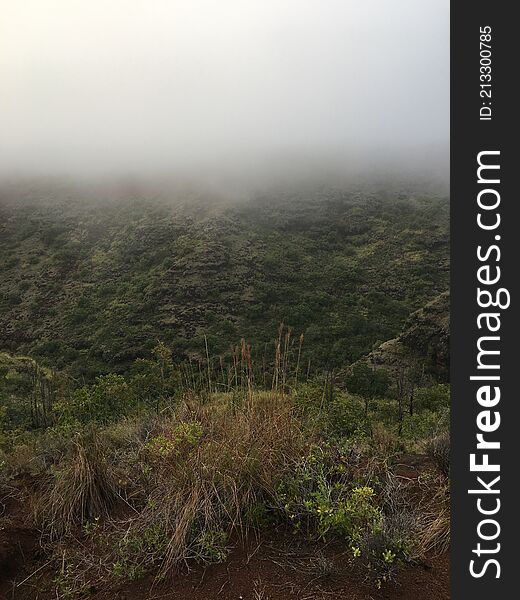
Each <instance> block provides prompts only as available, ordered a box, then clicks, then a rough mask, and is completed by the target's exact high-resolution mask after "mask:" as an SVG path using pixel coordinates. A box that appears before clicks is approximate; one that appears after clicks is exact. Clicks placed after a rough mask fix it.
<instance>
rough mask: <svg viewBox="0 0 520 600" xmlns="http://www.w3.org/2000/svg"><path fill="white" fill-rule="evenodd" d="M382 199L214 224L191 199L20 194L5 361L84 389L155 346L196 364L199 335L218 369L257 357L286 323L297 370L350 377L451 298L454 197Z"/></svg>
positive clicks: (270, 204) (344, 197)
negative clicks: (55, 372) (416, 317)
mask: <svg viewBox="0 0 520 600" xmlns="http://www.w3.org/2000/svg"><path fill="white" fill-rule="evenodd" d="M389 189H390V187H389V188H388V189H381V190H375V191H374V190H369V189H366V190H359V191H358V190H344V189H335V188H329V189H327V188H322V189H305V190H293V191H286V192H280V193H276V194H274V193H273V194H265V195H264V196H262V197H254V198H252V199H251V200H250V201H248V200H244V201H243V202H238V203H236V204H228V205H225V206H218V205H216V206H214V207H212V210H211V211H210V214H208V211H207V207H205V206H204V205H201V206H198V204H197V201H195V200H194V199H193V198H190V200H193V202H186V198H183V197H181V198H172V199H171V204H167V203H163V202H160V201H135V200H134V199H132V200H131V201H130V200H124V199H121V200H118V201H117V202H114V203H99V205H96V206H95V207H93V206H92V203H91V202H82V199H81V198H78V201H74V200H73V199H71V198H73V197H74V195H77V194H78V191H77V190H74V194H73V193H67V191H66V190H65V189H64V190H63V191H62V190H56V189H52V190H47V191H45V190H42V191H41V193H39V197H38V202H36V201H32V200H31V199H30V195H29V194H25V191H24V190H22V191H21V195H24V196H26V197H25V199H23V200H21V201H20V202H16V203H11V204H9V205H8V206H5V207H3V211H4V214H3V217H4V218H3V219H2V222H1V225H0V332H1V331H5V332H9V335H8V337H6V336H4V337H3V338H2V336H1V334H0V347H1V346H7V345H8V346H9V347H10V348H11V349H13V350H16V351H17V352H23V353H26V354H30V355H31V356H34V357H36V358H38V359H40V360H42V361H43V362H44V363H45V364H48V365H52V366H53V367H54V368H56V369H66V370H67V371H68V372H69V373H71V374H72V375H73V376H74V377H76V378H81V377H85V378H86V379H87V381H88V382H91V381H92V380H93V379H94V376H95V375H98V374H106V373H109V372H116V373H121V372H124V371H126V370H127V369H128V368H129V366H130V365H131V364H132V363H133V362H134V360H135V359H136V358H145V359H148V358H149V357H150V350H151V346H150V340H157V339H161V340H163V342H164V343H165V344H166V345H167V346H168V347H173V348H175V352H176V356H174V357H173V359H174V361H176V360H178V359H181V358H186V357H187V356H191V357H193V356H194V355H198V357H204V355H205V348H204V335H206V336H207V339H208V340H209V341H210V353H211V354H213V355H219V354H222V353H225V352H227V351H228V349H229V347H230V345H231V344H232V343H235V342H236V339H237V337H238V338H239V337H240V336H244V337H246V338H247V339H248V341H250V342H251V344H252V347H253V349H254V351H258V352H260V353H261V352H262V349H263V347H264V344H265V343H269V342H270V341H271V340H272V339H273V338H274V337H275V335H276V331H277V329H278V326H279V323H280V322H282V321H283V322H284V323H286V324H287V325H289V326H291V327H292V328H293V329H294V330H295V331H297V332H298V334H299V333H301V332H303V333H305V336H306V345H305V347H304V349H303V354H302V365H307V364H308V360H309V359H311V365H312V369H313V370H315V369H317V370H323V369H328V368H333V367H344V366H345V365H347V364H351V363H352V362H354V361H355V360H356V359H357V358H359V357H361V356H362V355H364V354H366V353H367V352H368V351H369V350H370V349H371V348H372V346H373V344H374V343H375V342H376V341H377V340H385V339H390V338H392V337H394V336H395V335H397V334H398V333H399V332H400V331H401V330H402V328H403V325H404V322H405V319H406V318H407V316H408V315H409V314H410V313H411V312H412V311H413V310H415V309H417V308H420V307H421V306H423V305H424V304H426V302H428V301H429V300H430V299H431V298H433V297H435V296H436V295H437V294H439V293H440V292H442V291H444V290H445V289H446V287H447V285H448V257H449V254H448V218H449V205H448V201H447V199H445V198H442V197H439V196H436V195H435V194H431V193H429V192H425V191H424V189H423V190H421V191H419V192H417V190H405V191H404V193H403V194H401V198H399V197H398V195H397V193H395V192H393V191H389ZM399 191H401V190H399ZM46 193H47V196H48V199H45V196H46ZM27 196H29V199H27ZM42 198H43V199H42ZM51 198H53V199H51ZM13 257H14V258H16V260H15V259H13ZM151 343H152V345H153V344H154V342H153V341H152V342H151ZM152 360H156V358H153V359H152ZM149 396H150V401H151V402H154V401H156V400H157V396H156V395H155V393H152V390H150V394H149Z"/></svg>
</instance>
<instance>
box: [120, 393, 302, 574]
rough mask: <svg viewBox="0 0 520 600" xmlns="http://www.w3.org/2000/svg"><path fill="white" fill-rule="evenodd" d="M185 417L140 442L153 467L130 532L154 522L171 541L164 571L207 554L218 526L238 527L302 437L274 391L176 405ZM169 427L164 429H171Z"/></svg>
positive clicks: (271, 489)
mask: <svg viewBox="0 0 520 600" xmlns="http://www.w3.org/2000/svg"><path fill="white" fill-rule="evenodd" d="M178 414H179V416H182V420H177V421H173V422H169V423H166V424H164V425H163V432H162V433H161V434H160V435H158V436H155V437H151V438H150V439H149V440H148V443H147V444H146V445H145V452H146V453H147V454H148V456H147V457H146V460H148V461H149V462H150V463H151V464H152V465H153V471H152V472H153V479H154V481H153V485H152V486H151V487H150V493H149V496H148V500H147V502H146V506H145V507H144V509H143V510H142V512H141V513H140V514H139V516H136V517H135V518H134V519H133V522H132V524H131V530H132V531H133V535H135V534H136V533H138V532H139V531H141V532H142V533H144V532H145V531H149V530H150V529H151V528H153V527H159V528H160V529H161V531H163V532H164V533H165V534H166V538H167V540H168V542H167V547H166V549H165V553H164V560H163V564H162V573H163V574H164V573H166V572H168V571H169V570H171V568H172V567H174V566H175V565H176V564H178V563H179V562H180V561H182V560H186V559H188V558H190V557H194V556H198V557H199V558H200V557H203V555H204V552H207V553H208V554H209V555H211V554H212V551H213V550H215V549H212V548H211V547H207V546H211V545H212V543H213V542H212V541H211V540H212V539H214V538H215V534H216V533H218V532H221V531H224V532H225V533H227V534H229V533H231V532H232V531H235V532H243V531H244V530H245V529H246V528H247V527H248V526H249V525H250V523H249V522H248V519H247V515H248V513H250V512H251V511H252V510H254V507H255V505H256V504H257V503H258V502H261V501H265V500H267V499H270V498H272V497H273V496H274V493H275V486H276V483H277V481H278V479H279V477H280V476H281V474H282V472H283V471H284V467H285V465H286V464H287V463H288V462H289V460H290V459H291V457H293V456H294V455H295V454H296V453H298V452H299V450H300V448H301V446H302V444H303V443H304V440H303V439H302V436H301V432H300V428H299V427H298V424H297V423H296V421H295V419H294V418H293V416H292V411H291V407H290V404H289V402H288V401H287V400H286V399H284V398H283V397H282V396H279V395H274V394H254V395H250V396H248V398H247V400H246V401H244V404H243V406H237V405H236V404H234V403H230V402H229V399H228V398H227V397H226V396H223V397H220V398H215V399H214V401H213V402H212V403H211V404H201V403H195V402H191V403H190V404H189V405H188V404H184V405H183V406H181V407H180V409H179V412H178ZM168 428H169V429H168Z"/></svg>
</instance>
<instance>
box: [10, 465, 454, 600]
mask: <svg viewBox="0 0 520 600" xmlns="http://www.w3.org/2000/svg"><path fill="white" fill-rule="evenodd" d="M410 462H411V461H410ZM418 470H419V469H416V467H414V466H409V463H408V465H407V466H406V469H405V468H403V472H404V471H406V476H408V477H414V475H415V476H416V475H417V471H418ZM27 487H28V486H27V482H23V481H19V482H17V483H15V484H13V488H12V489H11V491H10V493H9V494H8V495H7V497H4V499H3V500H2V499H1V498H0V501H1V503H0V600H51V599H56V598H58V596H57V594H56V591H55V589H54V588H55V586H54V585H53V581H52V580H53V577H54V574H53V573H54V572H53V570H52V568H51V565H50V564H49V563H48V558H47V557H46V556H45V555H44V553H43V550H42V549H41V547H40V545H39V535H38V532H37V531H35V530H34V529H33V528H32V526H31V525H30V524H29V521H28V519H27V515H26V510H24V508H23V507H24V502H23V500H24V491H23V490H27ZM111 587H112V589H111V590H109V591H108V590H101V589H100V590H96V589H92V590H90V593H89V594H88V596H86V597H87V598H90V599H92V600H338V599H345V600H448V599H449V597H450V593H449V557H448V556H447V555H443V556H440V557H432V558H430V559H429V560H428V561H427V562H425V563H424V564H422V565H410V566H407V567H405V568H403V569H402V570H401V571H399V572H398V573H397V576H396V579H395V581H392V582H390V583H386V584H384V585H383V587H382V588H381V589H380V590H378V589H376V587H375V585H374V583H373V582H370V581H367V580H366V579H364V577H363V576H362V575H361V574H359V573H356V572H355V571H354V570H353V567H352V565H351V563H350V559H349V557H348V556H347V555H346V554H345V552H344V551H342V550H341V549H340V548H338V547H335V546H333V545H322V546H321V547H319V546H317V545H315V544H313V545H312V546H309V545H306V544H305V542H302V541H301V540H300V541H299V542H298V541H297V539H296V538H294V537H291V536H280V537H279V538H278V539H270V540H265V539H264V540H263V542H262V543H261V544H259V542H257V541H255V540H250V541H249V542H248V543H247V544H237V546H236V547H235V548H234V549H233V550H232V551H231V554H230V556H229V559H228V560H227V561H226V562H225V563H223V564H216V565H211V566H209V567H207V568H202V567H197V568H196V569H193V570H192V571H190V572H183V573H179V574H178V575H177V576H176V577H174V578H173V579H171V580H169V581H162V582H156V581H155V580H154V578H153V577H151V576H150V577H147V578H143V579H141V580H138V581H135V582H131V583H124V584H119V585H114V586H111Z"/></svg>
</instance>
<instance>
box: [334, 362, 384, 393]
mask: <svg viewBox="0 0 520 600" xmlns="http://www.w3.org/2000/svg"><path fill="white" fill-rule="evenodd" d="M345 383H346V385H347V389H348V390H349V391H350V392H352V393H353V394H357V395H358V396H362V397H363V398H375V397H382V396H384V395H385V393H386V391H387V389H388V387H389V385H390V377H389V375H388V373H387V372H386V371H385V370H384V369H375V368H371V367H370V366H369V365H367V364H366V363H364V362H358V363H356V364H355V365H354V366H353V367H352V372H351V374H350V375H349V376H348V377H347V378H346V380H345Z"/></svg>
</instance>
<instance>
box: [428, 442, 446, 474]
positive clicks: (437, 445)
mask: <svg viewBox="0 0 520 600" xmlns="http://www.w3.org/2000/svg"><path fill="white" fill-rule="evenodd" d="M426 454H427V455H428V456H429V457H430V458H431V459H432V460H433V462H434V463H435V465H436V466H437V468H438V469H439V471H440V472H441V473H442V474H443V475H444V476H445V477H449V476H450V434H449V433H448V432H445V433H441V434H439V435H437V436H435V437H433V438H431V439H430V440H428V441H427V442H426Z"/></svg>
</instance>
